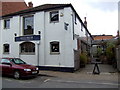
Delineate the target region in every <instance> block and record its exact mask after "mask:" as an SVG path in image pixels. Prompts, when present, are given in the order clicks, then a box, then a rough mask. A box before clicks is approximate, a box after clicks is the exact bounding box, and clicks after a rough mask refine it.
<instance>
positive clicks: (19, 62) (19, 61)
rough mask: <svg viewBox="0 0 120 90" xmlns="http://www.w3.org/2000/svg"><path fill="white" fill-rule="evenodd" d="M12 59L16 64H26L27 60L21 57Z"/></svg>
mask: <svg viewBox="0 0 120 90" xmlns="http://www.w3.org/2000/svg"><path fill="white" fill-rule="evenodd" d="M10 61H12V62H13V63H15V64H26V62H24V61H23V60H21V59H19V58H14V59H10Z"/></svg>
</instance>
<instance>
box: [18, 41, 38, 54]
mask: <svg viewBox="0 0 120 90" xmlns="http://www.w3.org/2000/svg"><path fill="white" fill-rule="evenodd" d="M28 44H29V45H28ZM30 44H31V45H30ZM32 45H33V47H32ZM19 47H20V54H22V55H35V51H36V50H35V49H36V47H35V44H34V43H33V42H23V43H21V44H20V45H19ZM31 50H32V51H31Z"/></svg>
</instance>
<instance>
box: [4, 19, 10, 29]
mask: <svg viewBox="0 0 120 90" xmlns="http://www.w3.org/2000/svg"><path fill="white" fill-rule="evenodd" d="M4 28H5V29H9V28H10V20H4Z"/></svg>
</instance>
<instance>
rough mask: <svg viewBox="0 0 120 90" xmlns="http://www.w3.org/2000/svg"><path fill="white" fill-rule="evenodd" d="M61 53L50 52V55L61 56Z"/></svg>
mask: <svg viewBox="0 0 120 90" xmlns="http://www.w3.org/2000/svg"><path fill="white" fill-rule="evenodd" d="M59 54H60V52H50V55H59Z"/></svg>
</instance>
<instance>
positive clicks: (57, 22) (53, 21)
mask: <svg viewBox="0 0 120 90" xmlns="http://www.w3.org/2000/svg"><path fill="white" fill-rule="evenodd" d="M50 23H59V20H57V21H50Z"/></svg>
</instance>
